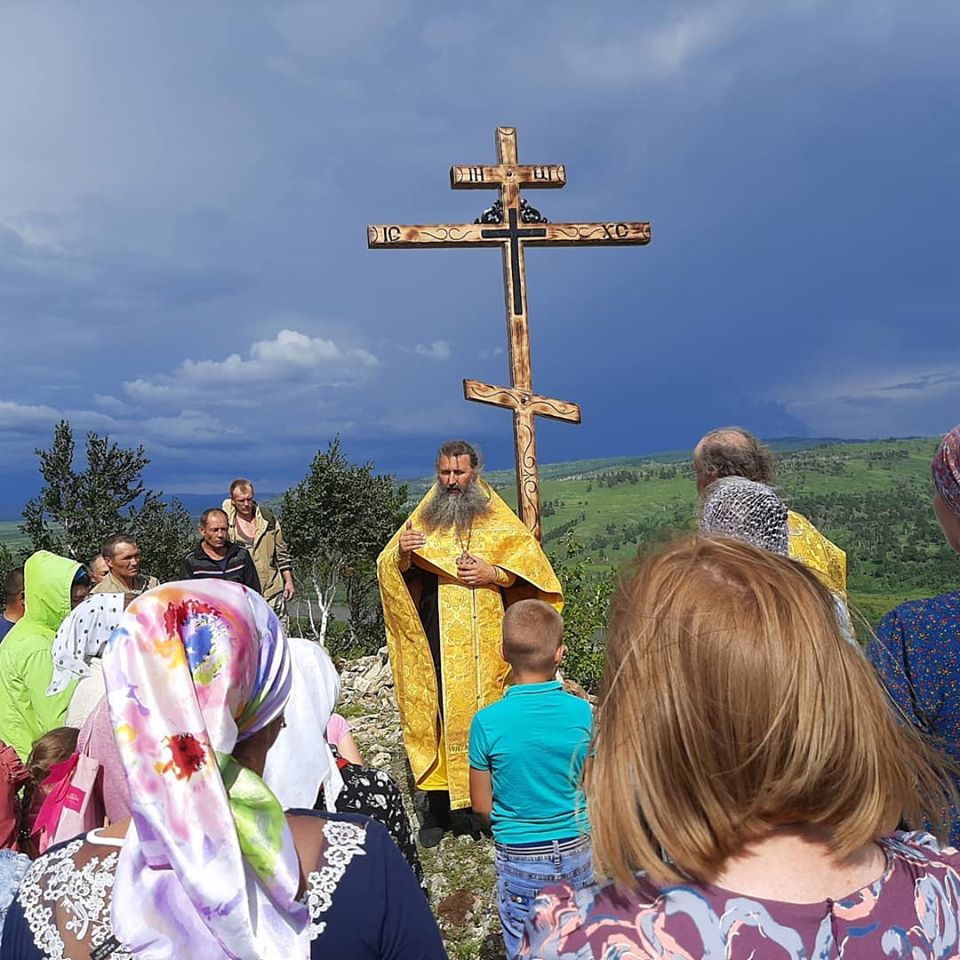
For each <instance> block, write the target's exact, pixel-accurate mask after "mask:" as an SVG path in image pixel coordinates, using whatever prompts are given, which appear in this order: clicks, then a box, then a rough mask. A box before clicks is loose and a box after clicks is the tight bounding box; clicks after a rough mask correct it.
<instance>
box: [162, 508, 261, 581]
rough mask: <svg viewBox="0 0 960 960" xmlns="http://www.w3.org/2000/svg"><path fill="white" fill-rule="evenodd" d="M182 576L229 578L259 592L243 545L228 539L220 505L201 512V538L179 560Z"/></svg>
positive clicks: (188, 578)
mask: <svg viewBox="0 0 960 960" xmlns="http://www.w3.org/2000/svg"><path fill="white" fill-rule="evenodd" d="M180 577H181V579H183V580H194V579H196V580H209V579H211V578H216V579H218V580H229V581H230V582H231V583H242V584H243V585H244V586H245V587H249V588H250V589H251V590H256V591H257V593H260V578H259V577H258V576H257V568H256V566H255V565H254V563H253V557H251V556H250V552H249V551H248V550H247V548H246V547H244V546H241V545H240V544H239V543H231V542H230V539H229V536H228V533H227V515H226V513H225V512H224V511H223V510H221V509H220V508H219V507H211V508H210V509H209V510H204V511H203V513H202V514H200V542H199V543H198V544H197V546H196V547H195V548H194V549H193V550H192V551H191V552H190V553H188V554H187V555H186V556H185V557H184V558H183V563H181V564H180Z"/></svg>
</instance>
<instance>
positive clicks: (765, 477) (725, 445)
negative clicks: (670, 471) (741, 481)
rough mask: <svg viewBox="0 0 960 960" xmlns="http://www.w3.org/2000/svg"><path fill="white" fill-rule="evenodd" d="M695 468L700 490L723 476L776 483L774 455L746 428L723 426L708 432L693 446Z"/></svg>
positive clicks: (698, 490) (699, 491) (698, 489)
mask: <svg viewBox="0 0 960 960" xmlns="http://www.w3.org/2000/svg"><path fill="white" fill-rule="evenodd" d="M693 468H694V470H695V471H696V474H697V492H698V493H703V491H704V490H706V488H707V487H709V486H710V484H711V483H713V482H714V481H715V480H720V479H722V478H723V477H744V478H746V479H747V480H753V481H755V482H756V483H765V484H768V485H769V484H772V483H773V454H772V453H771V452H770V450H769V448H768V447H767V446H765V445H764V444H762V443H761V442H760V441H759V440H758V439H757V438H756V437H755V436H754V435H753V434H752V433H750V432H749V431H748V430H744V429H743V427H721V428H720V429H719V430H711V431H710V433H708V434H706V435H705V436H704V437H703V438H702V439H701V440H700V442H699V443H698V444H697V445H696V447H694V450H693Z"/></svg>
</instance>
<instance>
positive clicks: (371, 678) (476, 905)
mask: <svg viewBox="0 0 960 960" xmlns="http://www.w3.org/2000/svg"><path fill="white" fill-rule="evenodd" d="M338 711H339V712H340V713H341V714H343V716H344V717H346V718H347V719H348V720H349V721H350V725H351V726H352V727H353V733H354V737H355V738H356V740H357V743H358V744H359V745H360V749H361V751H362V752H363V758H364V762H365V763H367V764H368V765H370V766H372V767H379V768H380V769H381V770H386V771H388V772H389V773H390V774H391V775H392V776H393V778H394V779H395V780H396V781H397V783H398V784H400V786H401V788H402V789H403V791H404V799H405V802H406V804H407V812H408V813H409V815H410V820H411V823H412V824H413V826H414V831H415V832H416V829H417V827H418V823H419V821H418V818H417V811H416V809H415V807H414V800H413V796H414V794H413V791H412V783H411V781H410V774H409V770H408V767H407V762H406V755H405V754H404V750H403V741H402V739H401V736H400V716H399V713H398V712H397V704H396V701H395V700H394V696H393V676H392V675H391V672H390V664H389V663H388V662H387V651H386V647H384V648H383V649H382V650H381V651H380V652H379V653H378V654H376V655H374V656H369V657H361V658H360V659H358V660H354V661H352V662H350V663H349V664H347V665H346V667H345V668H344V671H343V675H342V690H341V694H340V705H339V707H338ZM470 826H471V824H470V823H469V822H468V821H466V820H465V819H458V820H455V824H454V827H455V829H454V831H453V833H449V834H447V835H446V836H445V837H444V838H443V840H442V841H441V842H440V845H439V846H436V847H433V848H432V849H430V850H424V849H422V848H421V850H420V857H421V859H422V860H423V868H424V871H425V872H426V875H427V884H428V886H429V889H430V902H431V906H432V907H433V912H434V914H435V915H436V917H437V920H438V922H439V924H440V930H441V932H442V934H443V938H444V941H445V943H446V947H447V952H448V953H449V955H450V957H451V958H453V960H503V958H504V950H503V941H502V939H501V937H500V921H499V919H498V918H497V905H496V899H495V885H496V876H495V873H494V869H493V841H492V840H491V839H489V837H484V836H478V835H471V834H470V832H469V829H470Z"/></svg>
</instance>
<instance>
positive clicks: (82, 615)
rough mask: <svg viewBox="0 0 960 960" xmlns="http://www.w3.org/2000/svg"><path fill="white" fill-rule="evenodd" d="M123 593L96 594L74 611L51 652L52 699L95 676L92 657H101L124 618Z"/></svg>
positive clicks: (59, 631) (50, 690)
mask: <svg viewBox="0 0 960 960" xmlns="http://www.w3.org/2000/svg"><path fill="white" fill-rule="evenodd" d="M123 598H124V594H122V593H95V594H92V595H91V596H89V597H87V599H86V600H84V601H83V603H80V604H77V606H76V607H74V608H73V610H71V611H70V612H69V613H68V614H67V616H66V619H65V620H64V621H63V623H61V624H60V629H59V630H57V635H56V636H55V637H54V638H53V647H52V648H51V650H50V653H51V655H52V656H53V677H52V678H51V680H50V686H49V687H47V696H48V697H52V696H55V695H56V694H58V693H61V692H62V691H63V690H66V689H67V687H68V686H69V685H70V684H71V683H72V682H73V681H74V680H79V679H80V678H81V677H89V676H92V673H93V671H92V670H91V669H90V667H89V666H87V664H88V662H89V661H90V659H91V658H92V657H99V656H100V654H101V653H102V652H103V648H104V647H105V646H106V645H107V640H109V639H110V634H111V633H113V631H114V629H116V627H117V624H119V623H120V618H121V617H122V616H123Z"/></svg>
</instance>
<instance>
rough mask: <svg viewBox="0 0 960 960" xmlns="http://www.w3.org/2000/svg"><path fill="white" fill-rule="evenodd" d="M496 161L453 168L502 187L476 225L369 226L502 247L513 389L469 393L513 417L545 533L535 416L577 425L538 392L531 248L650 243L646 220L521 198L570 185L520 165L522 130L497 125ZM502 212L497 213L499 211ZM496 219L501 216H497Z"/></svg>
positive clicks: (415, 241)
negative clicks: (549, 208)
mask: <svg viewBox="0 0 960 960" xmlns="http://www.w3.org/2000/svg"><path fill="white" fill-rule="evenodd" d="M496 146H497V163H496V164H489V165H483V164H481V165H476V166H468V165H459V166H454V167H451V168H450V186H451V187H453V189H455V190H482V189H498V190H499V191H500V199H499V201H498V203H497V204H495V205H494V207H493V208H491V210H490V211H487V212H486V213H485V214H484V216H483V218H482V220H483V221H484V222H482V223H481V222H480V221H479V220H478V221H477V222H475V223H433V224H412V225H411V224H406V225H405V224H398V223H379V224H371V225H370V226H368V227H367V246H368V247H370V248H371V249H379V250H385V249H391V248H405V247H409V248H436V247H500V249H501V251H502V254H503V288H504V299H505V303H506V312H507V338H508V343H509V347H510V384H511V385H510V386H509V387H496V386H492V385H491V384H487V383H482V382H481V381H479V380H464V382H463V389H464V397H465V398H466V399H467V400H475V401H477V402H480V403H492V404H495V405H497V406H501V407H507V408H509V409H511V410H512V411H513V416H514V447H515V454H516V462H517V502H518V508H519V511H520V515H521V517H522V518H523V521H524V523H525V524H526V525H527V527H529V529H530V530H531V531H532V532H533V533H534V534H535V535H536V536H537V537H539V536H540V478H539V473H538V470H537V454H536V432H535V419H534V418H535V417H538V416H540V417H551V418H552V419H555V420H566V421H568V422H570V423H579V422H580V408H579V406H577V404H575V403H569V402H567V401H564V400H554V399H552V398H550V397H545V396H541V395H540V394H535V393H533V372H532V367H531V363H530V335H529V327H528V322H527V291H526V267H525V264H524V249H525V248H526V247H528V246H529V247H574V246H642V245H644V244H647V243H649V242H650V224H649V223H648V222H646V221H633V220H609V221H599V222H596V223H550V222H549V221H547V220H546V218H545V217H543V216H541V215H540V213H539V212H538V211H536V210H533V209H532V208H530V207H527V206H526V202H525V201H522V200H521V197H520V188H521V187H525V188H528V189H556V188H559V187H562V186H564V185H565V184H566V182H567V173H566V168H565V167H564V166H563V164H540V165H537V164H521V163H518V162H517V131H516V129H515V128H514V127H498V128H497V133H496ZM498 211H499V212H498ZM498 217H499V218H500V219H498Z"/></svg>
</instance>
